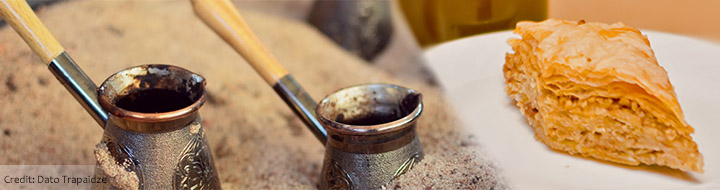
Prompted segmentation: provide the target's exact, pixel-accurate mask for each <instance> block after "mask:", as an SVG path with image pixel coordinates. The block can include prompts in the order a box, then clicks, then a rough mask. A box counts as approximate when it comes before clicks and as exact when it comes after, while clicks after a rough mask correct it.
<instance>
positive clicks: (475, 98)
mask: <svg viewBox="0 0 720 190" xmlns="http://www.w3.org/2000/svg"><path fill="white" fill-rule="evenodd" d="M644 33H645V34H646V35H647V36H648V38H649V39H650V44H651V45H652V47H653V49H654V50H655V54H656V56H657V59H658V62H659V63H660V65H662V66H663V67H665V69H666V70H667V71H668V74H669V75H670V81H671V82H672V84H673V85H674V86H675V90H676V92H677V94H678V100H679V101H680V105H681V106H682V109H683V111H684V112H685V116H686V117H687V118H686V119H687V121H688V122H689V123H690V125H692V126H693V127H694V128H695V134H694V135H693V137H694V139H695V141H696V142H697V143H698V146H699V148H700V152H701V153H702V154H703V155H704V157H705V173H704V174H696V173H683V172H679V171H677V170H671V169H668V168H666V167H658V166H640V167H630V166H624V165H618V164H610V163H607V162H601V161H597V160H592V159H585V158H580V157H575V156H570V155H568V154H565V153H561V152H555V151H551V150H550V149H548V148H547V147H546V146H545V145H544V144H542V143H540V142H538V141H536V140H535V138H534V137H533V132H532V130H531V128H530V126H528V124H527V122H526V121H525V118H524V117H523V116H522V115H521V114H520V112H519V111H518V110H517V108H515V107H514V106H513V105H512V104H511V100H510V98H508V96H507V95H506V94H505V85H504V78H503V73H502V65H503V64H504V62H505V53H506V52H508V51H510V47H509V46H508V45H507V44H506V43H505V41H506V40H507V39H508V38H510V37H511V36H513V35H512V33H511V32H509V31H505V32H497V33H490V34H485V35H479V36H474V37H470V38H465V39H460V40H456V41H451V42H448V43H444V44H441V45H438V46H436V47H433V48H431V49H429V50H427V51H426V52H425V58H426V59H427V60H428V61H429V63H430V67H431V68H432V70H433V71H434V72H435V74H436V76H437V77H438V79H439V81H440V83H441V84H442V86H443V87H444V88H445V93H446V95H447V97H448V98H449V100H450V103H451V104H452V106H453V107H454V108H455V109H456V111H457V113H458V114H459V118H460V119H461V120H462V121H463V123H464V124H465V127H467V128H469V129H468V130H469V131H471V133H473V134H474V135H475V136H476V137H478V139H479V140H480V141H481V143H482V144H484V145H485V146H486V147H488V151H489V153H490V154H491V155H492V156H493V157H494V158H495V159H497V160H498V162H499V164H500V165H501V167H502V168H503V170H504V171H505V175H507V177H508V179H509V180H510V183H511V184H512V186H513V187H514V188H515V189H720V162H719V161H720V122H719V121H720V46H718V45H716V44H713V43H709V42H704V41H700V40H697V39H693V38H689V37H683V36H678V35H673V34H668V33H661V32H652V31H645V32H644Z"/></svg>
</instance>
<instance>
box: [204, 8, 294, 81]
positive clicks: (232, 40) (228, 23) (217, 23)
mask: <svg viewBox="0 0 720 190" xmlns="http://www.w3.org/2000/svg"><path fill="white" fill-rule="evenodd" d="M191 2H192V5H193V9H194V10H195V15H197V16H198V17H200V19H201V20H203V21H204V22H205V24H207V25H208V26H209V27H210V28H211V29H212V30H214V31H215V32H216V33H217V34H218V35H220V37H222V38H223V39H224V40H225V42H227V43H228V44H230V46H232V47H233V48H234V49H235V51H237V52H238V53H240V54H241V55H242V56H243V57H245V60H247V62H248V63H250V65H251V66H252V67H253V68H255V71H256V72H258V73H260V75H261V76H262V77H263V79H265V82H267V83H268V84H270V85H271V86H274V85H275V84H276V83H277V81H278V80H280V79H281V78H282V77H284V76H285V75H287V74H288V72H287V70H285V68H284V67H283V66H282V65H280V64H279V63H278V61H277V60H276V59H275V57H273V55H272V54H270V52H269V51H268V50H267V49H265V47H263V45H262V44H261V43H260V40H258V38H257V37H256V36H255V34H254V33H253V32H252V31H251V30H250V27H248V25H247V24H246V23H245V20H243V18H242V16H240V13H238V11H237V10H236V9H235V7H234V6H233V4H232V3H231V2H230V1H228V0H191Z"/></svg>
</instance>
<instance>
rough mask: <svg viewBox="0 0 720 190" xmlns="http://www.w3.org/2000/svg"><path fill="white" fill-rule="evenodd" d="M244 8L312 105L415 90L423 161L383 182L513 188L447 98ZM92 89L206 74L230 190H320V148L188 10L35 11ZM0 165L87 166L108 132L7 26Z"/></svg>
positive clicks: (111, 4)
mask: <svg viewBox="0 0 720 190" xmlns="http://www.w3.org/2000/svg"><path fill="white" fill-rule="evenodd" d="M241 10H242V14H243V15H244V16H245V18H246V20H247V22H248V23H249V25H250V26H251V27H252V29H253V30H254V31H255V33H256V34H257V35H258V36H259V38H260V39H261V40H262V41H263V43H264V44H265V45H266V46H267V48H268V49H269V50H270V51H271V52H273V53H274V54H275V56H276V57H277V59H278V60H279V61H280V62H281V63H282V64H283V65H284V66H285V67H287V69H288V70H289V71H290V72H291V73H293V75H294V76H295V78H296V79H297V80H298V81H299V82H300V83H301V84H303V85H304V87H305V89H306V90H307V91H308V93H309V94H310V95H311V96H313V97H314V98H315V99H317V100H319V99H321V98H322V97H323V96H324V95H325V94H329V93H331V92H332V91H334V90H336V89H339V88H341V87H346V86H350V85H354V84H362V83H375V82H383V83H394V84H399V85H402V86H406V87H410V88H413V89H417V90H419V91H420V92H422V93H423V95H424V103H425V106H426V110H425V112H424V113H423V115H422V117H421V119H420V122H419V124H418V134H419V136H420V138H421V139H420V140H421V143H422V144H423V148H424V150H425V158H424V159H423V160H422V162H420V163H419V164H418V165H417V166H416V167H415V168H414V169H413V170H411V171H409V172H408V173H407V174H405V175H403V176H401V177H400V178H398V179H397V180H396V181H394V182H393V183H391V184H388V186H387V188H394V189H397V188H400V189H455V188H462V189H506V188H507V185H506V183H505V180H504V178H502V177H501V175H498V173H499V169H498V166H496V165H495V164H494V162H492V161H491V159H489V158H488V156H486V154H485V153H484V150H483V148H482V146H481V145H479V144H478V143H477V141H476V140H475V139H474V138H473V137H472V136H469V135H467V134H466V133H463V132H462V131H460V122H459V121H458V120H456V118H455V117H454V116H453V112H452V110H451V109H449V108H448V107H446V106H445V104H446V103H445V102H444V100H443V97H442V95H441V91H440V90H439V89H438V88H437V87H432V86H428V85H426V84H425V83H423V82H422V80H417V81H414V80H398V79H396V78H395V77H393V76H391V75H389V74H388V73H387V72H385V71H383V70H380V69H377V68H373V67H372V66H371V65H368V64H366V63H364V62H363V61H362V60H361V59H359V58H357V57H354V56H352V55H351V54H349V53H347V52H345V51H343V50H341V49H340V48H339V47H338V46H336V45H335V44H333V43H332V42H331V41H329V40H328V39H327V38H325V37H324V36H322V35H321V34H320V33H319V32H317V31H316V30H315V29H314V28H312V27H310V26H308V25H306V24H304V23H302V22H298V21H295V20H289V19H285V18H280V17H275V16H271V15H266V14H263V13H257V12H253V11H250V10H243V9H241ZM38 14H39V16H40V18H41V19H42V20H43V22H44V23H45V24H46V25H47V26H48V28H49V29H50V31H51V32H53V33H54V34H55V36H56V38H57V39H58V40H59V41H60V43H61V44H63V45H64V46H65V48H66V50H67V52H68V53H69V54H70V55H71V56H72V57H73V58H74V59H75V61H76V62H77V63H78V65H79V66H80V67H82V68H83V69H84V70H85V72H86V73H87V74H88V75H89V76H90V78H91V79H93V80H94V81H95V83H97V84H99V83H101V82H102V81H103V80H104V79H105V78H106V77H108V76H110V75H111V74H112V73H115V72H117V71H120V70H122V69H124V68H127V67H130V66H133V65H140V64H150V63H162V64H173V65H177V66H180V67H184V68H186V69H189V70H191V71H194V72H196V73H199V74H201V75H203V76H205V77H206V78H207V80H208V87H207V91H208V93H209V94H210V97H211V98H210V99H209V101H208V102H207V103H206V104H205V105H204V106H203V107H202V108H201V110H200V114H201V117H202V118H203V120H204V121H203V124H204V126H205V130H206V132H207V137H208V141H209V143H210V146H211V148H212V151H213V152H212V153H213V156H214V159H215V164H216V166H217V167H218V172H219V174H220V179H221V181H222V182H223V187H224V188H226V189H314V188H316V187H317V182H318V180H319V179H318V176H319V174H320V168H321V162H322V158H323V154H324V147H323V146H322V145H321V144H320V143H318V142H317V140H316V139H315V137H314V136H312V134H311V133H310V132H309V131H308V130H306V129H305V127H304V126H303V124H302V122H301V121H300V120H299V119H298V118H296V117H295V115H294V114H293V113H292V111H291V110H290V109H289V108H288V107H287V106H286V105H285V104H284V103H283V102H282V100H281V99H280V98H279V97H278V96H277V95H276V94H275V92H274V91H273V90H272V88H270V87H269V86H267V85H266V84H265V82H264V81H263V80H262V79H261V78H260V77H259V75H258V74H256V73H255V72H254V71H253V70H252V68H251V67H250V66H248V65H247V64H246V63H245V61H244V60H243V59H242V57H240V56H239V55H238V54H237V53H235V52H234V51H233V50H232V49H231V48H230V47H229V46H228V45H227V44H225V42H223V41H222V40H221V39H220V38H219V37H218V36H217V35H215V34H214V33H213V32H212V31H211V30H210V29H208V28H207V27H206V26H205V25H204V24H203V23H201V22H200V20H198V19H196V18H195V16H194V14H193V13H192V9H191V5H190V2H189V1H161V0H157V1H120V0H117V1H69V2H61V3H58V4H56V5H53V6H51V7H47V8H45V9H42V10H39V11H38ZM0 104H2V106H0V165H83V164H87V165H92V164H95V159H94V155H93V154H94V153H93V149H94V148H95V146H96V145H97V144H98V142H100V138H101V137H102V130H101V128H100V127H99V126H97V124H96V123H95V122H94V121H93V120H92V118H91V117H90V116H89V115H88V114H87V113H86V112H85V111H84V110H83V108H82V107H81V106H80V104H78V103H77V102H76V101H75V99H74V98H73V97H72V96H71V95H70V94H69V93H68V92H66V90H65V89H64V87H63V86H62V85H61V84H60V83H59V82H57V81H56V80H55V78H54V77H53V75H52V74H51V73H50V72H49V71H48V69H47V66H46V64H45V63H42V62H41V61H40V60H39V58H38V57H36V56H35V55H34V54H33V53H32V52H31V50H30V48H29V47H28V46H27V45H25V44H24V42H23V41H22V40H21V39H20V37H19V36H18V35H17V34H16V33H15V32H14V31H13V30H12V29H11V28H9V27H4V28H2V29H0Z"/></svg>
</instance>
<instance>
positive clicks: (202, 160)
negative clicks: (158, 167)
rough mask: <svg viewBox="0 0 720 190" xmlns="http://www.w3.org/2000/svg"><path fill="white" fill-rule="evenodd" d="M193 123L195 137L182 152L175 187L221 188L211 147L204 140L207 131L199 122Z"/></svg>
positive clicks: (174, 182)
mask: <svg viewBox="0 0 720 190" xmlns="http://www.w3.org/2000/svg"><path fill="white" fill-rule="evenodd" d="M193 124H195V123H193ZM193 124H191V126H190V130H191V133H192V134H193V137H192V139H191V140H190V142H188V144H187V145H186V146H185V148H184V149H183V151H182V152H181V154H180V155H181V156H180V160H179V161H178V165H177V167H176V168H175V176H174V178H173V185H174V186H175V187H174V189H219V188H220V184H219V183H220V182H219V181H217V180H216V179H217V177H216V176H214V175H216V173H215V171H214V170H213V164H212V157H211V155H210V151H209V147H208V146H207V143H204V142H203V139H205V132H204V131H203V129H202V127H201V126H200V125H199V123H197V124H196V125H194V126H192V125H193Z"/></svg>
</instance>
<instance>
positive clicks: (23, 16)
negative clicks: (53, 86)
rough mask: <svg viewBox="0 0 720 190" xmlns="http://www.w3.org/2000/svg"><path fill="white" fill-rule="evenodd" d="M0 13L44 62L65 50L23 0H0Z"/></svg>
mask: <svg viewBox="0 0 720 190" xmlns="http://www.w3.org/2000/svg"><path fill="white" fill-rule="evenodd" d="M0 15H1V16H2V18H3V19H5V22H7V23H8V24H10V26H12V27H13V28H15V31H17V33H18V34H20V36H21V37H22V38H23V40H25V42H26V43H27V44H28V45H29V46H30V48H31V49H32V50H33V51H34V52H35V54H37V55H38V56H40V58H41V59H42V60H43V61H44V62H45V63H46V64H49V63H50V61H52V60H53V59H54V58H55V57H56V56H58V55H60V53H62V52H64V51H65V48H63V47H62V45H60V43H58V41H57V40H56V39H55V37H54V36H53V35H52V34H51V33H50V31H49V30H48V29H47V28H46V27H45V25H44V24H43V23H42V22H40V19H39V18H38V17H37V15H35V13H34V12H33V10H32V9H31V8H30V5H28V4H27V2H25V0H0Z"/></svg>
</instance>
